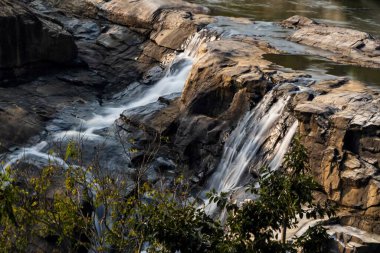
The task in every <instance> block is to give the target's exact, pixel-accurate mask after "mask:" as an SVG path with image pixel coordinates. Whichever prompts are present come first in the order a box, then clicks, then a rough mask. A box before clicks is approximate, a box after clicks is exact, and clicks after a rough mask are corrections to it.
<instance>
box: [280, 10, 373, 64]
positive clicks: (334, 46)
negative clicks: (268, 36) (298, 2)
mask: <svg viewBox="0 0 380 253" xmlns="http://www.w3.org/2000/svg"><path fill="white" fill-rule="evenodd" d="M281 24H282V25H283V26H285V27H289V28H295V29H297V30H296V31H295V32H294V33H293V34H292V35H290V37H289V39H290V40H291V41H294V42H297V43H300V44H304V45H309V46H313V47H318V48H321V49H324V50H328V51H331V52H333V53H335V54H336V55H335V56H332V57H333V59H334V60H336V61H345V62H348V63H352V64H358V65H362V66H365V67H375V68H379V67H380V40H378V39H375V38H374V37H372V36H371V35H370V34H368V33H365V32H361V31H356V30H353V29H348V28H342V27H336V26H328V25H325V24H319V23H317V22H316V21H314V20H311V19H308V18H306V17H302V16H293V17H291V18H289V19H286V20H284V21H282V23H281Z"/></svg>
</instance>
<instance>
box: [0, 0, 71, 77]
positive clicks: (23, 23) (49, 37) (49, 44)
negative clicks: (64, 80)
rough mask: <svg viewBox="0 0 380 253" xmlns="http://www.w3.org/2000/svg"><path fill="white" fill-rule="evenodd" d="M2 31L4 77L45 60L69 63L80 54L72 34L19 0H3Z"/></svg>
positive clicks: (0, 4)
mask: <svg viewBox="0 0 380 253" xmlns="http://www.w3.org/2000/svg"><path fill="white" fill-rule="evenodd" d="M0 34H1V39H0V79H1V78H4V77H7V76H18V75H20V74H22V73H23V72H24V71H25V70H27V69H28V68H29V67H33V66H35V65H38V64H41V63H56V64H66V63H69V62H71V61H72V60H73V59H75V57H76V54H77V47H76V45H75V43H74V39H73V37H72V36H71V34H69V33H68V32H66V31H65V30H64V29H63V28H62V27H61V26H60V25H58V24H56V23H53V22H51V21H50V20H47V19H45V18H42V17H38V16H36V15H35V14H33V13H32V12H31V11H30V10H29V9H28V8H27V7H26V6H24V5H23V4H21V3H19V2H18V1H9V0H1V1H0Z"/></svg>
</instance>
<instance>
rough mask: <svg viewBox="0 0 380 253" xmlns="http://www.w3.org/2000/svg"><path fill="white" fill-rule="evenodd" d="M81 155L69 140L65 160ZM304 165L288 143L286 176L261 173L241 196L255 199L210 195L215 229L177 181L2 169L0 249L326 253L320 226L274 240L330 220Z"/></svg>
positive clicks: (90, 171)
mask: <svg viewBox="0 0 380 253" xmlns="http://www.w3.org/2000/svg"><path fill="white" fill-rule="evenodd" d="M81 153H82V151H81V149H80V145H78V144H76V143H74V142H69V144H68V146H67V148H66V150H65V152H64V153H63V157H64V160H65V161H66V162H67V163H70V162H72V163H73V164H81ZM307 160H308V158H307V153H306V150H305V149H304V147H302V145H301V144H300V143H299V141H298V140H295V142H294V145H293V146H292V148H291V150H290V152H289V153H288V155H287V156H286V158H285V166H284V170H283V171H269V170H268V169H263V171H262V173H261V176H260V178H259V181H258V183H259V185H260V187H259V188H257V187H254V186H250V187H249V188H248V190H249V191H250V192H252V193H254V194H256V195H257V196H259V198H258V199H257V200H255V201H253V200H252V201H247V202H245V203H243V204H242V205H238V204H236V203H230V201H229V200H228V194H227V193H221V194H217V193H216V192H215V191H213V192H211V193H209V194H208V197H209V198H210V202H214V203H217V204H218V206H220V207H222V208H224V207H225V208H226V210H227V213H228V216H227V220H226V222H225V224H224V225H223V226H222V225H221V224H220V222H219V221H216V220H214V219H212V218H211V217H209V216H208V215H207V214H206V212H205V210H204V208H199V206H198V204H197V203H196V201H195V200H192V198H191V195H190V194H189V192H190V185H189V184H188V183H187V182H186V180H184V178H183V177H179V178H177V179H176V180H172V181H171V182H170V183H168V182H166V181H162V182H157V183H155V184H152V183H149V182H144V181H141V178H142V177H139V179H138V180H137V181H132V180H131V179H130V178H128V177H127V176H125V175H123V174H120V173H117V172H116V173H111V172H109V171H104V170H102V168H101V167H99V165H98V164H99V163H98V162H97V161H94V163H93V164H92V165H90V166H87V167H78V166H70V165H69V166H68V167H67V168H62V166H55V165H53V164H51V165H49V166H46V167H44V168H41V169H40V170H36V168H32V169H31V170H29V169H28V168H15V169H13V170H10V169H7V170H6V171H5V172H4V173H2V174H0V233H1V235H0V249H1V250H0V251H1V252H29V251H31V250H32V249H33V248H36V247H38V242H39V241H40V240H45V241H49V242H51V244H52V245H51V246H52V247H53V248H59V249H60V250H62V251H63V252H79V251H92V252H111V251H112V252H141V251H142V250H143V249H144V250H146V251H148V252H175V251H181V252H182V253H186V252H221V253H224V252H225V253H235V252H236V253H237V252H255V253H266V252H296V249H297V248H301V249H302V250H303V252H304V253H310V252H314V251H313V249H315V248H318V249H319V250H320V251H318V252H324V251H323V250H325V249H326V248H325V244H324V242H325V241H326V240H327V239H328V236H327V234H326V231H324V230H323V228H322V227H320V226H317V227H316V228H313V229H310V230H308V232H307V233H306V234H305V235H304V236H302V237H300V238H298V239H297V240H296V241H295V242H294V243H290V242H286V241H283V242H281V241H280V240H279V238H278V237H279V234H280V232H281V231H282V232H284V231H286V230H285V229H284V228H292V227H295V226H297V224H298V220H299V218H302V217H307V218H317V217H320V216H324V215H325V214H327V215H328V216H330V215H333V214H334V210H333V209H332V208H331V207H330V206H329V205H328V204H327V203H318V202H316V201H315V200H314V198H313V192H314V191H320V190H321V187H320V186H319V185H318V184H317V183H316V182H315V181H314V180H313V179H312V177H311V176H309V175H308V174H307V172H308V163H307ZM318 252H317V253H318Z"/></svg>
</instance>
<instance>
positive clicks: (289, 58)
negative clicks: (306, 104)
mask: <svg viewBox="0 0 380 253" xmlns="http://www.w3.org/2000/svg"><path fill="white" fill-rule="evenodd" d="M264 59H266V60H268V61H271V62H273V63H275V64H277V65H280V66H283V67H285V68H291V69H293V70H302V71H319V72H320V71H323V72H324V73H325V74H328V75H333V76H339V77H349V78H351V79H353V80H358V81H361V82H363V83H366V84H369V85H376V86H377V87H380V69H376V68H366V67H360V66H354V65H345V64H339V63H335V62H332V61H330V60H328V59H325V58H322V57H318V56H310V55H290V54H266V55H264Z"/></svg>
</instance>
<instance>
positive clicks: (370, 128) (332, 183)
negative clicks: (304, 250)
mask: <svg viewBox="0 0 380 253" xmlns="http://www.w3.org/2000/svg"><path fill="white" fill-rule="evenodd" d="M332 87H333V88H332ZM313 88H314V89H315V91H317V92H318V94H320V95H319V96H317V97H316V98H315V99H314V100H313V101H310V102H306V103H300V104H298V105H297V106H296V107H295V109H294V111H295V113H296V115H297V118H298V119H299V121H300V122H301V124H300V129H299V131H300V134H301V136H303V138H304V139H303V140H304V144H305V145H306V147H307V148H308V150H309V151H310V157H311V165H312V170H313V174H314V175H315V177H316V178H318V180H319V181H320V182H321V183H322V185H323V186H324V187H325V190H326V192H327V195H328V197H329V198H330V199H332V200H334V201H336V202H337V203H339V204H340V205H341V206H342V207H345V208H347V209H346V211H347V212H346V213H345V214H344V215H343V216H342V218H341V219H342V220H341V221H342V223H344V224H347V225H353V226H356V227H359V228H361V229H364V230H367V231H370V232H375V233H379V232H380V231H379V228H380V226H379V225H380V224H379V218H380V216H379V215H380V212H379V203H380V202H379V201H380V198H379V196H380V195H379V193H380V188H379V186H380V182H379V179H380V178H379V159H380V152H379V151H380V138H379V127H380V121H379V116H380V115H379V109H380V100H379V97H378V94H377V93H376V92H375V93H374V92H371V91H370V90H368V89H367V88H365V87H363V86H362V85H361V84H357V83H354V82H352V81H349V82H346V81H333V82H326V83H320V84H317V85H315V86H314V87H313Z"/></svg>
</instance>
